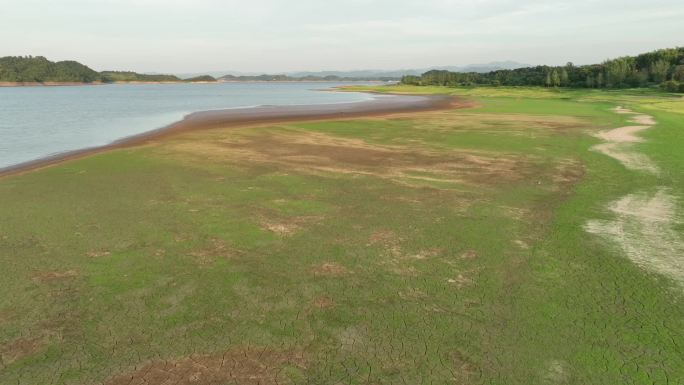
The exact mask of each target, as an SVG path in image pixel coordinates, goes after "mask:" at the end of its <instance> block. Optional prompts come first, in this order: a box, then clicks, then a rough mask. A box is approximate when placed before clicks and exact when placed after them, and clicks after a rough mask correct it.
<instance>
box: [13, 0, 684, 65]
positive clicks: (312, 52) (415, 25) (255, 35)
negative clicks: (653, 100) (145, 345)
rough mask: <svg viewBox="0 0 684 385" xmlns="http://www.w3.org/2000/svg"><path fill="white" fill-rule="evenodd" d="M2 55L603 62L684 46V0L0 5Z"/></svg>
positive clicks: (190, 60)
mask: <svg viewBox="0 0 684 385" xmlns="http://www.w3.org/2000/svg"><path fill="white" fill-rule="evenodd" d="M0 9H2V14H1V18H0V19H1V22H0V56H7V55H34V56H38V55H41V56H46V57H47V58H48V59H51V60H78V61H80V62H82V63H84V64H87V65H89V66H90V67H92V68H94V69H96V70H112V69H115V70H134V71H139V72H163V73H190V72H202V71H223V70H229V71H243V72H286V71H300V70H301V71H304V70H307V71H314V70H354V69H410V68H427V67H432V66H447V65H466V64H474V63H487V62H491V61H504V60H513V61H518V62H522V63H529V64H549V65H558V64H565V63H566V62H568V61H572V62H574V63H575V64H588V63H595V62H600V61H602V60H604V59H607V58H611V57H616V56H622V55H629V54H637V53H641V52H646V51H651V50H654V49H658V48H667V47H675V46H684V21H683V20H684V0H572V1H565V0H544V1H542V0H467V1H466V0H248V1H245V0H239V1H238V0H49V1H48V0H0Z"/></svg>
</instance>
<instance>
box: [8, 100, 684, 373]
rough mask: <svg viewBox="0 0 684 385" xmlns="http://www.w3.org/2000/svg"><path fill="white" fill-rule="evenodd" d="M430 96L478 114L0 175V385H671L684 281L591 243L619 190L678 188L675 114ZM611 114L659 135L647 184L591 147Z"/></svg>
mask: <svg viewBox="0 0 684 385" xmlns="http://www.w3.org/2000/svg"><path fill="white" fill-rule="evenodd" d="M421 89H422V90H425V87H422V88H421ZM403 90H404V91H406V92H410V91H413V90H412V89H410V88H407V87H404V88H403ZM434 91H437V92H445V93H446V92H448V93H455V92H458V93H465V94H466V95H467V96H468V97H472V98H474V99H476V100H477V101H478V102H479V104H480V107H479V108H475V109H468V110H455V111H446V112H435V113H422V114H414V115H405V116H396V117H392V118H389V119H362V120H346V121H334V122H322V123H302V124H289V125H283V126H273V127H252V128H243V129H231V130H214V131H207V132H198V133H192V134H187V135H184V136H180V137H176V138H173V139H169V140H168V141H166V142H164V143H161V144H158V145H154V146H148V147H141V148H135V149H126V150H117V151H112V152H108V153H104V154H100V155H97V156H93V157H89V158H87V159H82V160H78V161H72V162H69V163H65V164H62V165H59V166H56V167H52V168H48V169H45V170H41V171H37V172H32V173H28V174H25V175H21V176H15V177H10V178H5V179H2V180H0V202H2V204H1V205H0V218H2V220H1V221H0V270H1V271H2V272H3V273H4V274H3V279H2V280H0V290H1V291H2V293H4V295H3V296H2V297H0V357H1V360H0V383H2V384H5V383H7V384H42V383H55V384H99V383H103V382H104V383H107V384H162V383H166V382H164V381H168V382H170V383H178V384H192V383H204V384H231V383H237V384H275V383H311V384H334V383H350V384H403V383H405V384H429V383H432V384H451V383H485V384H543V383H549V384H630V383H634V384H652V383H656V384H667V383H670V384H672V383H678V382H682V381H684V361H683V359H682V357H683V356H684V354H682V353H683V352H682V351H681V346H684V336H682V330H684V307H683V306H682V302H681V301H682V288H681V287H679V286H677V284H676V283H674V282H673V281H672V280H670V279H669V278H668V277H664V276H659V275H656V274H652V273H649V272H648V271H646V270H644V269H643V268H641V267H639V266H637V265H635V264H633V263H632V262H631V261H630V260H629V259H627V258H625V257H624V255H623V253H622V251H621V249H620V248H619V247H616V246H615V245H613V244H610V243H608V242H606V241H605V240H603V239H600V238H598V237H596V236H593V235H589V234H587V233H586V232H584V230H583V226H584V224H585V223H586V222H587V221H588V220H590V219H595V218H599V219H602V218H603V219H609V218H610V216H611V214H610V213H609V212H608V211H607V210H606V209H605V207H606V205H607V204H609V203H610V202H612V201H614V200H615V199H618V198H620V197H622V196H624V195H626V194H630V193H632V192H634V191H639V190H641V189H652V188H653V187H654V186H666V187H668V188H669V189H670V190H669V191H670V192H671V193H672V194H673V195H676V196H678V197H682V196H684V195H683V194H684V175H683V174H682V173H681V172H680V170H682V169H683V167H684V153H682V152H681V151H679V149H681V148H682V146H683V145H684V136H683V135H682V132H683V131H682V130H684V119H683V117H684V116H683V113H684V101H682V100H681V99H674V98H670V97H667V96H664V95H660V94H657V93H647V92H637V93H630V92H620V93H610V92H567V93H558V92H551V91H543V90H529V89H521V90H517V89H477V90H472V91H455V90H453V89H434ZM616 105H624V106H627V107H630V108H632V109H634V110H636V111H643V112H647V113H649V114H650V115H653V116H654V117H655V118H656V120H657V121H658V125H657V126H656V127H655V128H654V129H653V130H651V131H649V132H647V133H646V134H645V136H646V137H647V139H648V141H647V142H645V143H643V144H640V145H639V150H640V151H642V152H644V153H646V154H648V155H649V156H651V157H652V159H654V161H656V162H657V164H658V166H659V167H660V168H661V169H662V170H663V172H662V174H661V175H659V176H649V175H643V174H639V173H635V172H632V171H628V170H626V169H625V168H624V167H623V166H622V165H621V164H619V163H618V162H617V161H615V160H613V159H611V158H608V157H606V156H604V155H601V154H599V153H597V152H593V151H590V150H589V149H590V147H591V146H593V145H595V144H596V143H598V142H599V141H598V139H595V138H593V137H592V136H591V134H592V133H595V132H597V131H598V130H601V129H608V128H613V127H619V126H621V125H626V120H627V117H626V116H621V115H617V114H614V113H613V112H611V108H613V107H614V106H616ZM680 208H681V204H680ZM679 219H680V220H681V217H680V218H679ZM680 229H681V228H680ZM174 381H175V382H174Z"/></svg>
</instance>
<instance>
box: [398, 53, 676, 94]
mask: <svg viewBox="0 0 684 385" xmlns="http://www.w3.org/2000/svg"><path fill="white" fill-rule="evenodd" d="M402 83H403V84H411V85H441V86H477V85H489V86H540V87H576V88H637V87H652V86H661V87H662V88H663V89H665V90H667V91H670V92H684V47H679V48H670V49H661V50H657V51H653V52H649V53H645V54H641V55H638V56H624V57H620V58H617V59H612V60H606V61H605V62H603V63H601V64H591V65H582V66H575V65H573V64H572V63H568V64H566V65H565V66H559V67H552V66H536V67H526V68H519V69H513V70H498V71H491V72H487V73H475V72H451V71H428V72H426V73H424V74H423V75H421V76H404V77H403V78H402Z"/></svg>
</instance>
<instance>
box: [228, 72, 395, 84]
mask: <svg viewBox="0 0 684 385" xmlns="http://www.w3.org/2000/svg"><path fill="white" fill-rule="evenodd" d="M397 79H398V78H392V77H378V78H367V77H342V76H335V75H329V76H299V77H295V76H288V75H268V74H264V75H240V76H236V75H225V76H221V77H220V78H219V80H222V81H227V82H357V81H392V80H393V81H396V80H397Z"/></svg>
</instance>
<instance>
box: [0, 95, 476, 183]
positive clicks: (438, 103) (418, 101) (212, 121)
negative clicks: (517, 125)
mask: <svg viewBox="0 0 684 385" xmlns="http://www.w3.org/2000/svg"><path fill="white" fill-rule="evenodd" d="M468 106H470V103H469V102H466V101H462V100H460V99H457V98H454V97H451V96H434V95H430V96H416V95H377V96H376V97H375V98H374V99H371V100H368V101H363V102H354V103H338V104H318V105H316V104H314V105H297V106H261V107H247V108H236V109H226V110H216V111H202V112H194V113H191V114H189V115H187V116H186V117H185V118H184V119H183V120H180V121H178V122H175V123H172V124H170V125H167V126H165V127H162V128H158V129H154V130H151V131H147V132H145V133H142V134H138V135H134V136H130V137H127V138H124V139H120V140H117V141H115V142H113V143H110V144H108V145H104V146H98V147H91V148H84V149H80V150H74V151H68V152H64V153H60V154H56V155H53V156H49V157H45V158H40V159H36V160H33V161H29V162H24V163H20V164H17V165H13V166H9V167H5V168H1V169H0V177H5V176H9V175H15V174H21V173H24V172H27V171H31V170H35V169H39V168H43V167H47V166H51V165H55V164H59V163H62V162H65V161H69V160H74V159H79V158H83V157H86V156H89V155H93V154H97V153H100V152H103V151H108V150H112V149H117V148H126V147H131V146H137V145H142V144H146V143H152V142H155V141H158V140H162V139H165V138H168V137H170V136H174V135H178V134H182V133H185V132H191V131H197V130H207V129H215V128H229V127H242V126H250V125H257V124H277V123H287V122H300V121H318V120H332V119H349V118H360V117H374V116H382V115H389V114H394V113H406V112H423V111H436V110H444V109H449V108H458V107H468Z"/></svg>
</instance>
